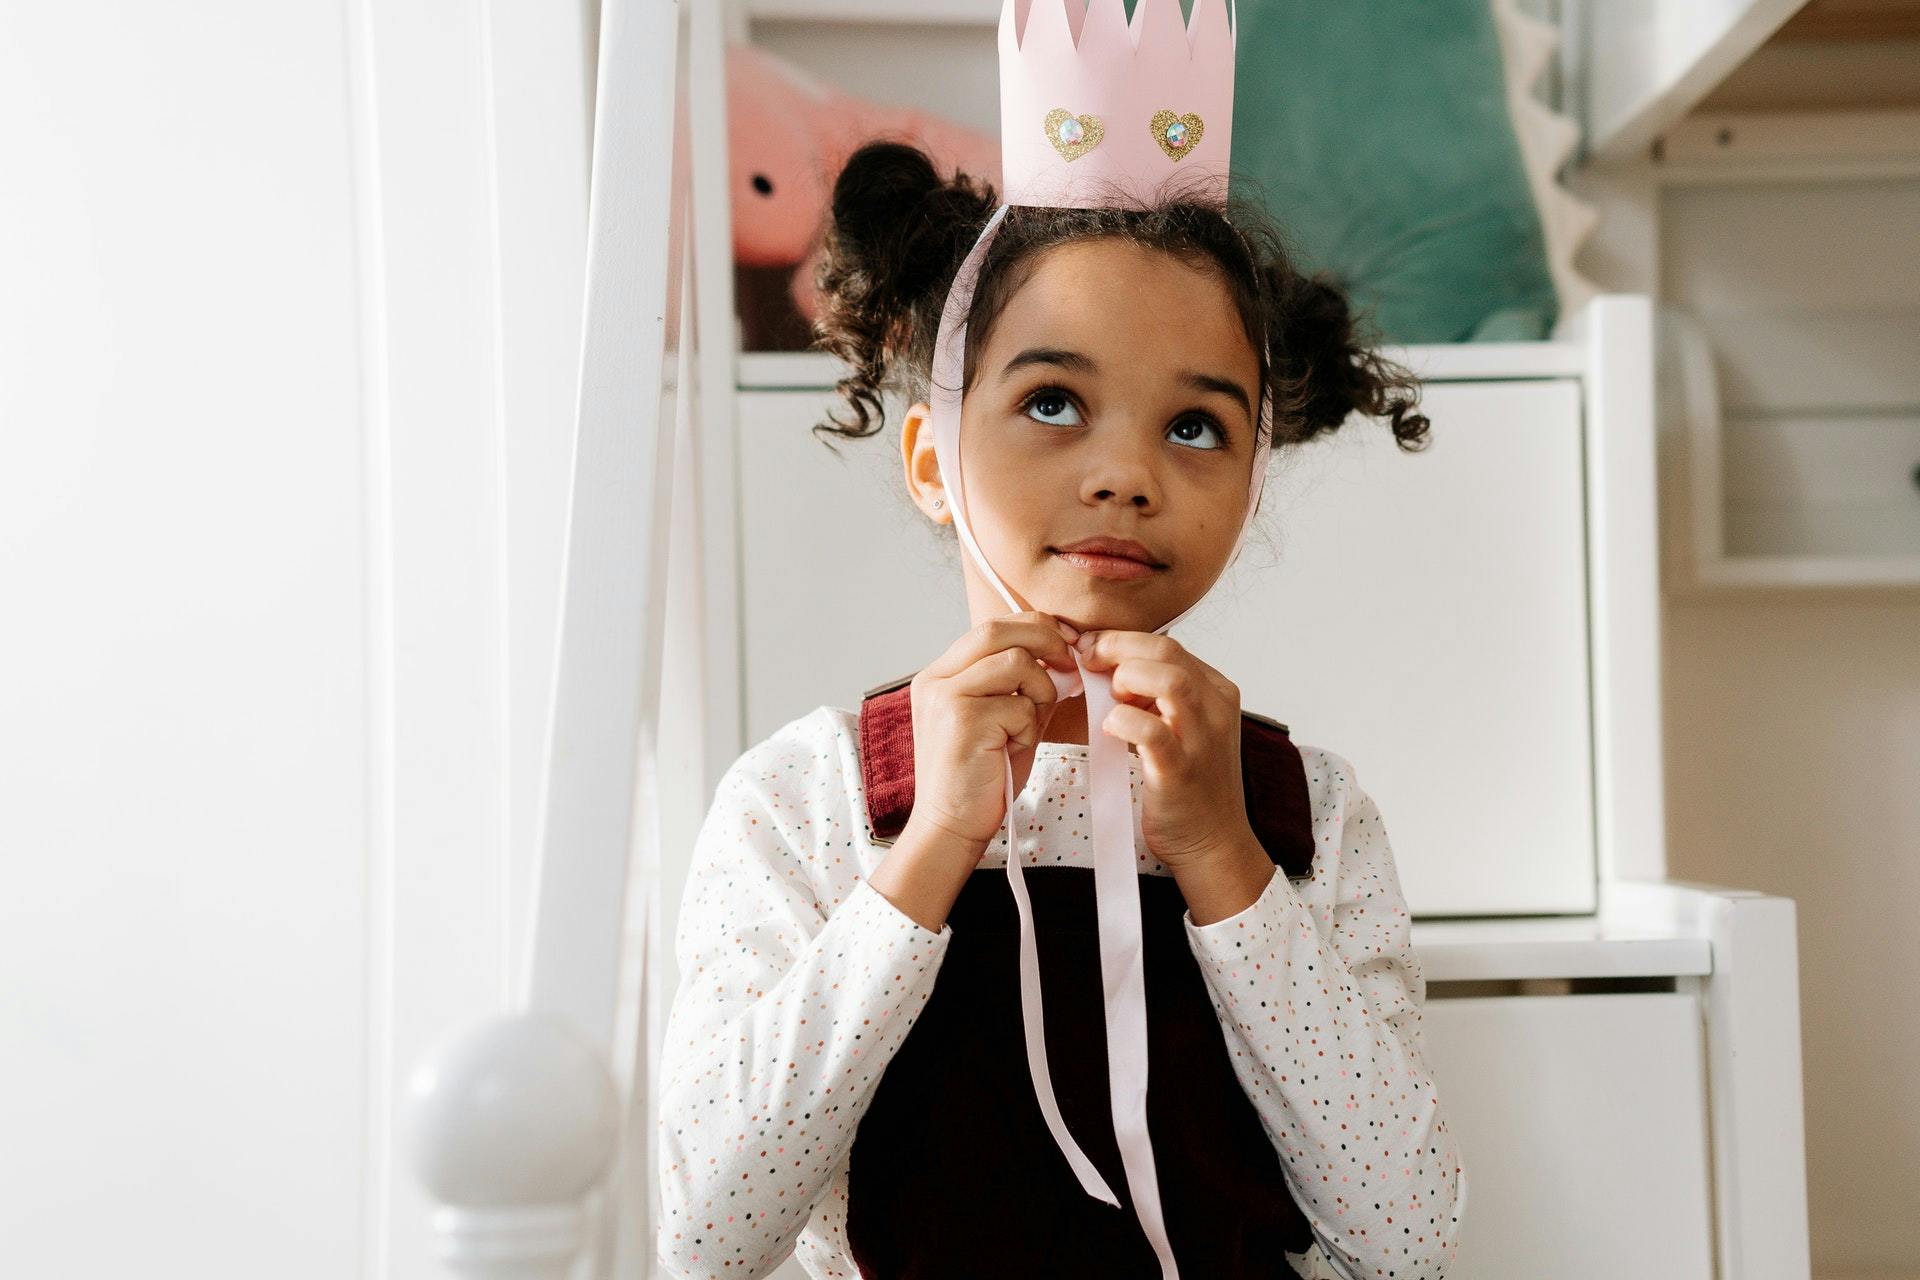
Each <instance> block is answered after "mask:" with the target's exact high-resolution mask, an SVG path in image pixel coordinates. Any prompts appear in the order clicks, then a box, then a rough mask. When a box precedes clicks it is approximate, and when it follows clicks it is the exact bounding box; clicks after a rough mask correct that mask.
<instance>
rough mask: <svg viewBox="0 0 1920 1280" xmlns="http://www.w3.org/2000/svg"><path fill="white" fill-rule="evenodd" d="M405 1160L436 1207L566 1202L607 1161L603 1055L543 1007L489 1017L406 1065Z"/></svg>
mask: <svg viewBox="0 0 1920 1280" xmlns="http://www.w3.org/2000/svg"><path fill="white" fill-rule="evenodd" d="M408 1094H409V1096H408V1106H407V1112H408V1115H407V1119H408V1127H409V1129H410V1131H411V1132H410V1142H409V1146H410V1148H411V1153H412V1159H413V1166H414V1169H415V1171H416V1172H417V1173H418V1174H419V1177H420V1181H421V1182H422V1183H423V1184H424V1185H425V1186H426V1188H427V1190H428V1191H430V1192H431V1193H432V1194H433V1195H434V1197H435V1198H436V1199H438V1200H439V1201H440V1202H441V1203H442V1204H444V1205H450V1206H456V1207H460V1208H493V1207H509V1206H534V1205H557V1204H563V1203H564V1204H572V1203H575V1202H577V1201H579V1200H580V1199H581V1198H582V1197H583V1196H585V1195H586V1193H587V1192H588V1191H590V1190H592V1188H593V1187H594V1186H595V1185H596V1184H598V1182H599V1181H600V1179H601V1177H602V1176H603V1175H604V1174H605V1172H606V1169H607V1166H608V1164H609V1162H610V1161H611V1159H612V1156H613V1149H614V1142H615V1139H616V1137H617V1134H618V1131H619V1102H618V1097H617V1094H616V1092H615V1090H614V1085H613V1079H612V1076H611V1074H610V1073H609V1071H608V1069H607V1066H606V1064H605V1063H604V1062H603V1061H602V1060H601V1057H600V1055H599V1054H598V1053H597V1052H595V1050H594V1049H593V1047H592V1046H591V1045H589V1044H588V1043H587V1042H586V1040H585V1039H584V1038H582V1037H581V1036H580V1035H578V1034H577V1033H575V1032H574V1031H573V1030H572V1029H571V1028H570V1027H567V1026H566V1025H564V1024H563V1023H561V1022H560V1021H559V1020H558V1019H555V1018H553V1017H551V1016H549V1015H546V1014H537V1013H528V1014H512V1015H508V1016H505V1017H498V1018H492V1019H489V1020H488V1021H486V1022H483V1023H481V1024H479V1025H478V1026H475V1027H473V1028H471V1029H469V1030H467V1031H464V1032H462V1033H460V1034H458V1035H455V1036H453V1037H450V1038H449V1039H447V1040H445V1041H443V1042H442V1043H441V1044H440V1045H439V1047H438V1048H436V1049H435V1051H434V1052H433V1053H431V1054H430V1055H428V1057H427V1059H426V1060H425V1061H424V1062H422V1063H421V1065H420V1066H419V1067H418V1068H417V1069H416V1070H415V1071H414V1073H413V1077H412V1080H411V1081H410V1083H409V1089H408Z"/></svg>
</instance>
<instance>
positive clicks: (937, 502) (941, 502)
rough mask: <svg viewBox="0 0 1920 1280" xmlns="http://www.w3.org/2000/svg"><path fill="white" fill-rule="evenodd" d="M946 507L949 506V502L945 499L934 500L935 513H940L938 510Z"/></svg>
mask: <svg viewBox="0 0 1920 1280" xmlns="http://www.w3.org/2000/svg"><path fill="white" fill-rule="evenodd" d="M946 505H947V500H946V499H945V498H935V499H934V500H933V509H934V510H935V511H938V510H940V508H942V507H944V506H946Z"/></svg>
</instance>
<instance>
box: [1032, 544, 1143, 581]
mask: <svg viewBox="0 0 1920 1280" xmlns="http://www.w3.org/2000/svg"><path fill="white" fill-rule="evenodd" d="M1054 554H1055V555H1057V556H1059V557H1060V558H1061V559H1062V560H1065V561H1066V562H1067V563H1068V564H1070V565H1072V566H1073V567H1074V568H1076V569H1078V570H1080V571H1081V572H1082V573H1086V574H1089V575H1091V576H1093V577H1095V578H1145V577H1148V576H1150V575H1152V574H1155V573H1158V572H1159V570H1158V569H1156V568H1154V567H1153V566H1152V565H1150V564H1146V563H1145V562H1143V561H1140V560H1132V559H1129V558H1128V557H1126V556H1108V555H1100V554H1097V553H1094V552H1087V551H1056V552H1054Z"/></svg>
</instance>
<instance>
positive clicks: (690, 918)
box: [658, 707, 1467, 1280]
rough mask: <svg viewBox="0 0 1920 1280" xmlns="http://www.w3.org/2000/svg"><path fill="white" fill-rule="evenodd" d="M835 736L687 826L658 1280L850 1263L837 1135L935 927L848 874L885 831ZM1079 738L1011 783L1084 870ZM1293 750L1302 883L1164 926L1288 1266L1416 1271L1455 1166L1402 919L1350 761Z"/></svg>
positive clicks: (1434, 1267) (809, 740) (1321, 1275)
mask: <svg viewBox="0 0 1920 1280" xmlns="http://www.w3.org/2000/svg"><path fill="white" fill-rule="evenodd" d="M858 742H859V716H858V713H856V712H853V711H846V710H842V709H840V708H837V707H819V708H816V709H815V710H814V711H812V712H810V713H809V714H807V715H805V716H802V717H800V718H798V719H796V720H793V721H790V722H789V723H787V724H786V725H784V726H782V727H781V728H780V729H778V730H777V731H775V732H774V733H773V734H772V735H771V736H769V737H768V738H766V739H765V740H764V741H762V742H760V743H757V744H756V745H754V746H753V747H751V748H750V749H748V750H747V751H746V752H745V753H744V754H743V755H742V756H741V757H740V758H739V759H738V760H737V761H735V762H734V764H733V765H732V766H731V767H730V768H729V769H728V770H727V772H726V774H725V775H724V776H723V777H722V779H721V781H720V784H719V786H718V788H717V789H716V791H715V795H714V799H713V803H712V806H711V808H710V809H709V810H708V813H707V817H706V820H705V822H704V823H703V824H702V826H701V830H700V834H699V837H698V840H697V842H696V846H695V849H694V853H693V861H692V866H691V868H690V871H689V874H688V881H687V887H686V896H685V898H684V900H683V902H682V905H681V909H680V917H679V924H678V927H677V930H676V934H675V947H676V955H677V957H678V960H679V965H680V974H681V978H680V987H679V991H678V992H677V993H676V995H675V998H674V1002H673V1008H672V1012H671V1013H670V1015H669V1018H668V1025H667V1031H666V1040H665V1045H664V1048H663V1060H662V1062H661V1072H660V1076H661V1080H662V1093H661V1101H660V1121H659V1177H660V1193H661V1220H660V1229H659V1240H658V1244H659V1252H660V1258H661V1261H662V1263H663V1265H665V1266H666V1267H667V1269H668V1270H669V1271H670V1273H671V1274H673V1275H676V1276H686V1277H695V1276H698V1277H708V1276H726V1277H734V1276H738V1277H758V1276H765V1275H769V1274H771V1273H772V1272H773V1270H774V1269H775V1268H776V1267H778V1266H779V1265H780V1263H781V1262H783V1261H785V1260H786V1259H787V1258H788V1257H790V1256H796V1255H797V1256H798V1258H799V1259H800V1262H801V1265H802V1266H803V1267H804V1268H805V1269H806V1271H807V1273H808V1274H809V1275H811V1276H813V1277H816V1278H817V1280H827V1278H829V1277H845V1278H848V1280H852V1278H853V1277H857V1276H858V1275H859V1271H858V1269H857V1268H856V1266H855V1265H854V1262H853V1259H852V1258H851V1256H850V1255H849V1253H848V1250H847V1244H846V1216H847V1157H848V1153H849V1151H850V1150H851V1148H852V1145H853V1136H854V1130H855V1128H856V1127H857V1126H858V1125H859V1123H860V1117H861V1115H862V1114H863V1112H864V1111H865V1109H866V1107H867V1104H868V1102H869V1100H870V1099H871V1098H872V1096H873V1091H874V1086H875V1084H876V1083H877V1082H878V1080H879V1078H880V1074H881V1072H882V1071H884V1070H885V1069H886V1066H887V1063H888V1062H889V1061H890V1060H891V1059H892V1057H893V1055H894V1053H895V1052H896V1051H897V1050H898V1049H899V1047H900V1045H901V1043H902V1041H904V1040H905V1038H906V1036H907V1033H908V1032H909V1031H911V1030H912V1028H913V1023H914V1019H915V1018H917V1017H918V1016H919V1013H920V1011H921V1009H922V1008H923V1007H924V1006H925V1004H926V1002H927V998H928V996H929V995H931V994H932V991H933V985H934V980H935V978H936V977H937V976H938V975H939V972H940V962H941V960H942V958H943V957H944V956H945V954H946V950H947V943H948V941H949V940H950V939H951V937H952V934H953V928H952V926H951V925H944V926H942V928H941V930H940V932H938V933H933V932H931V931H929V930H927V929H925V928H923V927H921V926H920V925H919V924H917V923H916V922H914V921H913V920H912V919H910V918H909V917H908V916H906V915H905V914H903V913H902V912H901V911H900V910H899V909H898V908H896V907H895V906H894V905H893V904H892V903H891V902H889V901H888V900H887V899H886V898H885V897H884V896H882V895H881V894H880V893H879V892H878V891H877V890H875V889H874V888H873V887H872V886H871V885H870V884H868V883H867V876H868V874H869V873H870V872H871V871H872V870H873V869H874V868H875V867H876V866H878V865H879V863H880V860H881V858H883V857H884V856H885V855H886V853H887V849H886V848H885V847H884V846H881V845H876V844H874V843H872V841H871V840H870V839H869V836H868V825H867V818H866V795H865V792H864V790H863V788H862V785H861V779H860V767H859V754H858V749H857V748H858ZM1087 751H1088V749H1087V748H1086V747H1085V746H1080V745H1074V744H1070V743H1058V742H1042V743H1041V744H1040V745H1039V747H1038V748H1037V749H1036V752H1035V756H1034V764H1033V772H1032V773H1031V775H1030V776H1029V777H1028V779H1027V782H1026V786H1025V787H1024V789H1023V790H1022V791H1021V793H1020V794H1019V795H1018V796H1017V797H1015V802H1014V829H1015V830H1016V831H1018V832H1021V833H1022V834H1021V835H1020V836H1019V838H1018V844H1019V847H1020V855H1021V857H1023V858H1024V859H1025V860H1026V862H1027V865H1029V866H1041V865H1046V866H1054V865H1064V866H1084V867H1086V868H1087V869H1088V873H1089V874H1091V873H1092V865H1093V864H1092V850H1091V848H1090V842H1089V839H1088V836H1089V827H1088V822H1087V819H1086V817H1085V814H1086V812H1087V806H1086V791H1087V788H1086V779H1087V772H1088V765H1087ZM1300 752H1301V755H1302V758H1303V759H1304V761H1305V764H1306V772H1307V783H1308V792H1309V797H1310V800H1311V804H1312V811H1313V827H1314V840H1315V854H1314V862H1313V876H1312V879H1310V880H1306V881H1302V882H1299V883H1297V884H1296V883H1294V882H1292V881H1289V880H1288V879H1287V877H1286V876H1285V875H1284V874H1283V873H1281V872H1280V870H1279V868H1278V867H1276V868H1275V869H1274V876H1273V879H1272V880H1271V881H1270V882H1269V883H1268V885H1267V887H1266V890H1265V891H1264V892H1263V893H1262V894H1261V896H1260V898H1259V899H1258V900H1257V901H1255V902H1254V903H1253V904H1252V905H1251V906H1249V907H1247V908H1246V909H1245V910H1244V911H1242V912H1240V913H1239V914H1238V915H1235V916H1231V917H1228V918H1227V919H1225V920H1220V921H1216V922H1215V923H1213V924H1209V925H1204V926H1196V925H1195V924H1194V923H1193V919H1192V917H1191V916H1188V917H1187V919H1186V932H1187V938H1188V941H1189V942H1190V944H1191V945H1192V948H1193V954H1194V956H1195V958H1196V960H1197V961H1198V962H1199V965H1200V969H1201V972H1202V973H1203V974H1204V975H1205V977H1206V981H1207V988H1208V993H1209V995H1210V997H1211V999H1212V1002H1213V1007H1214V1011H1215V1013H1216V1014H1217V1015H1218V1017H1219V1020H1220V1027H1221V1034H1222V1036H1223V1037H1224V1039H1225V1042H1226V1045H1227V1049H1228V1051H1229V1053H1230V1054H1231V1055H1232V1059H1233V1064H1234V1070H1235V1072H1236V1074H1237V1075H1238V1077H1239V1080H1240V1084H1241V1087H1242V1088H1243V1089H1244V1090H1245V1091H1246V1094H1247V1097H1248V1098H1249V1099H1250V1100H1251V1101H1252V1103H1253V1106H1254V1109H1255V1110H1256V1111H1257V1112H1258V1114H1259V1116H1260V1121H1261V1124H1262V1126H1263V1127H1264V1129H1265V1131H1266V1134H1267V1137H1268V1139H1269V1141H1271V1142H1272V1143H1273V1146H1274V1149H1275V1150H1276V1151H1277V1152H1278V1153H1279V1155H1280V1157H1281V1160H1282V1163H1283V1165H1284V1167H1285V1169H1286V1176H1287V1184H1288V1186H1289V1187H1290V1188H1291V1190H1292V1192H1293V1195H1294V1199H1295V1200H1296V1202H1297V1203H1298V1204H1299V1206H1300V1208H1301V1209H1302V1210H1303V1211H1304V1212H1305V1213H1306V1215H1307V1217H1308V1220H1309V1221H1310V1222H1311V1224H1312V1227H1313V1233H1314V1236H1315V1240H1316V1244H1315V1247H1314V1248H1313V1249H1312V1250H1311V1251H1309V1253H1308V1254H1306V1255H1304V1256H1293V1257H1290V1258H1289V1261H1290V1262H1291V1263H1292V1265H1293V1266H1294V1268H1295V1270H1297V1271H1298V1272H1299V1273H1300V1275H1301V1276H1303V1277H1305V1278H1306V1280H1362V1278H1363V1277H1364V1278H1365V1280H1423V1278H1425V1277H1436V1276H1441V1275H1443V1274H1444V1272H1445V1270H1446V1267H1447V1265H1448V1264H1449V1263H1450V1262H1451V1261H1452V1260H1453V1259H1454V1257H1455V1255H1456V1253H1457V1251H1458V1240H1459V1224H1460V1215H1461V1211H1462V1210H1463V1209H1464V1207H1465V1204H1466V1187H1467V1184H1466V1173H1465V1170H1464V1168H1463V1167H1462V1164H1461V1158H1460V1152H1459V1149H1458V1147H1457V1145H1456V1143H1455V1140H1454V1137H1453V1134H1452V1132H1451V1131H1450V1130H1449V1128H1448V1125H1447V1121H1446V1117H1445V1114H1444V1112H1443V1111H1442V1109H1441V1105H1440V1099H1439V1096H1438V1094H1437V1092H1436V1091H1435V1088H1434V1083H1433V1077H1432V1075H1431V1073H1430V1072H1429V1070H1428V1067H1427V1064H1426V1060H1425V1056H1424V1052H1423V1047H1422V1040H1421V1033H1420V1009H1421V1005H1422V1004H1423V1002H1424V1001H1425V998H1426V982H1425V979H1424V977H1423V976H1422V973H1421V969H1420V963H1419V960H1418V958H1417V957H1416V956H1415V954H1414V951H1413V947H1412V941H1411V927H1412V920H1411V917H1410V916H1409V915H1408V912H1407V907H1406V900H1405V898H1404V896H1403V895H1402V893H1401V890H1400V883H1399V877H1398V875H1397V873H1396V871H1395V869H1394V863H1393V852H1392V849H1391V847H1390V846H1389V844H1388V842H1387V834H1386V830H1385V828H1384V827H1383V826H1382V824H1381V818H1380V811H1379V809H1378V808H1377V807H1376V806H1375V805H1374V803H1373V801H1372V799H1371V798H1370V797H1369V796H1368V795H1367V794H1366V793H1365V792H1364V791H1362V790H1361V789H1360V787H1359V786H1358V784H1357V783H1356V782H1355V780H1354V774H1353V766H1352V765H1351V764H1349V763H1348V762H1347V761H1346V760H1345V759H1343V758H1342V757H1340V756H1338V755H1335V754H1334V753H1332V752H1330V751H1323V750H1320V749H1319V748H1316V747H1310V746H1304V745H1303V746H1300ZM1130 764H1131V766H1132V777H1133V793H1134V829H1135V831H1136V832H1138V831H1139V830H1140V812H1139V811H1140V766H1139V763H1138V761H1137V760H1130ZM1136 839H1138V837H1137V836H1136ZM1137 852H1138V856H1139V861H1140V870H1141V871H1142V872H1143V873H1144V874H1148V875H1169V874H1171V873H1170V872H1169V871H1168V869H1167V868H1166V867H1165V866H1164V865H1163V864H1162V863H1161V862H1160V861H1159V859H1157V858H1155V857H1154V856H1153V854H1152V853H1151V851H1149V850H1148V849H1147V847H1146V845H1145V843H1144V841H1141V842H1140V843H1139V844H1138V846H1137ZM1006 854H1007V838H1006V833H1005V832H1004V831H1003V832H1001V833H1000V834H999V835H997V836H996V837H995V838H994V840H993V842H992V843H991V844H989V845H988V847H987V851H986V855H985V857H984V858H983V860H982V861H981V863H980V867H981V868H982V869H986V868H993V867H1004V866H1005V865H1006ZM956 1190H958V1189H956ZM1194 1280H1198V1278H1194ZM1209 1280H1212V1278H1209Z"/></svg>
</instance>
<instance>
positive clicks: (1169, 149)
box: [1147, 111, 1207, 160]
mask: <svg viewBox="0 0 1920 1280" xmlns="http://www.w3.org/2000/svg"><path fill="white" fill-rule="evenodd" d="M1176 122H1178V123H1180V124H1183V125H1185V126H1186V127H1187V143H1186V145H1185V146H1183V147H1176V146H1174V145H1173V144H1172V143H1171V142H1169V141H1167V128H1168V126H1169V125H1172V124H1174V123H1176ZM1147 131H1148V132H1149V133H1151V134H1152V135H1153V140H1154V141H1155V142H1157V143H1159V144H1160V149H1161V150H1162V151H1164V152H1166V153H1167V156H1168V158H1169V159H1173V160H1184V159H1186V157H1187V155H1188V154H1189V153H1190V152H1191V151H1192V150H1193V149H1194V148H1195V147H1197V146H1199V145H1200V135H1201V134H1203V133H1205V132H1206V131H1207V127H1206V125H1204V124H1202V123H1201V121H1200V117H1199V116H1197V115H1195V114H1193V112H1191V111H1189V112H1187V114H1185V115H1183V116H1177V115H1175V114H1173V112H1171V111H1156V112H1154V113H1153V119H1152V120H1151V121H1150V122H1149V123H1148V125H1147Z"/></svg>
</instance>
